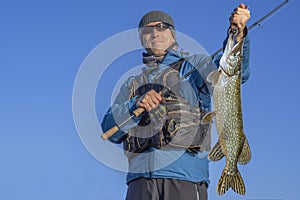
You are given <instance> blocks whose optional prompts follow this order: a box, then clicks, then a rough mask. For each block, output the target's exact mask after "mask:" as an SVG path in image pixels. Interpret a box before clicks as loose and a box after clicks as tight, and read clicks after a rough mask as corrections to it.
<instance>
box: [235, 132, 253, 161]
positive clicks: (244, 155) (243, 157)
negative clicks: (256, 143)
mask: <svg viewBox="0 0 300 200" xmlns="http://www.w3.org/2000/svg"><path fill="white" fill-rule="evenodd" d="M250 160H251V150H250V146H249V143H248V140H247V138H245V141H244V146H243V149H242V152H241V154H240V157H239V159H238V162H239V163H240V164H242V165H245V164H247V163H248V162H249V161H250Z"/></svg>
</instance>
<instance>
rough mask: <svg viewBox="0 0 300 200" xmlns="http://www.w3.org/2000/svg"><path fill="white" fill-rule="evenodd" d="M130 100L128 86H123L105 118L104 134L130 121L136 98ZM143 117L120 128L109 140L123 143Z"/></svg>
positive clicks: (136, 118)
mask: <svg viewBox="0 0 300 200" xmlns="http://www.w3.org/2000/svg"><path fill="white" fill-rule="evenodd" d="M128 98H129V92H128V88H127V84H123V86H122V87H121V90H120V92H119V94H118V96H117V97H116V99H115V102H114V103H113V105H112V106H111V107H110V108H109V109H108V111H107V112H106V114H105V115H104V117H103V120H102V123H101V128H102V131H103V132H106V131H108V130H109V129H110V128H112V127H114V126H118V125H120V124H121V123H122V122H124V121H125V120H126V119H128V118H129V117H130V116H131V115H132V114H133V111H134V110H135V109H136V108H137V107H136V98H137V97H134V98H132V99H128ZM141 117H142V115H140V116H139V117H133V118H132V119H130V120H129V121H128V122H127V123H126V124H124V125H123V126H121V127H119V129H118V131H117V132H116V133H114V134H113V135H112V136H111V137H110V138H109V139H108V140H109V141H111V142H113V143H118V144H119V143H121V142H122V141H123V139H124V138H125V136H126V134H127V132H128V130H129V129H131V128H133V127H135V126H137V125H138V123H139V121H140V119H141Z"/></svg>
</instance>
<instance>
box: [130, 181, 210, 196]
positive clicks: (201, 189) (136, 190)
mask: <svg viewBox="0 0 300 200" xmlns="http://www.w3.org/2000/svg"><path fill="white" fill-rule="evenodd" d="M187 199H188V200H207V186H206V184H204V183H203V182H201V183H193V182H189V181H182V180H176V179H165V178H155V179H149V178H138V179H135V180H133V181H131V182H130V183H129V185H128V189H127V196H126V200H187Z"/></svg>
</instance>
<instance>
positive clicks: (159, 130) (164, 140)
mask: <svg viewBox="0 0 300 200" xmlns="http://www.w3.org/2000/svg"><path fill="white" fill-rule="evenodd" d="M249 18H250V11H249V10H248V9H247V7H246V6H245V5H244V4H241V5H239V7H238V8H236V9H235V10H234V11H233V13H232V14H231V16H230V18H229V20H230V26H231V28H235V29H237V31H238V32H237V35H236V41H241V40H242V39H244V44H243V45H244V46H243V64H242V68H243V75H242V78H243V82H245V81H246V80H247V79H248V78H249V69H248V67H249V66H248V65H249V63H248V61H249V39H248V36H247V28H246V23H247V21H248V20H249ZM139 34H140V40H141V43H142V45H143V47H144V48H145V50H146V53H144V54H143V63H144V64H145V65H146V66H147V68H146V69H144V70H143V72H142V73H141V74H140V75H138V76H134V77H130V78H129V79H128V80H127V81H126V82H125V83H124V84H123V86H122V87H121V91H120V93H119V94H118V96H117V98H116V100H115V102H114V104H113V105H112V107H111V108H110V109H109V110H108V112H107V113H106V115H105V116H104V118H103V122H102V129H103V131H104V132H105V131H107V130H109V129H110V128H112V127H113V126H115V125H118V124H120V123H122V122H123V121H124V120H126V119H127V118H128V116H130V115H133V114H134V111H135V110H136V109H137V108H143V109H144V110H145V111H144V112H143V113H142V114H141V115H138V116H136V117H133V118H132V120H129V121H128V122H127V123H126V124H124V126H122V127H120V129H119V130H118V131H117V132H116V133H115V134H114V135H112V136H111V137H110V138H109V140H110V141H111V142H113V143H122V142H123V146H124V150H125V154H126V156H127V157H128V162H129V172H128V175H127V184H128V190H127V196H126V199H127V200H140V199H143V200H160V199H164V200H171V199H176V200H183V199H184V200H185V199H189V200H196V199H201V200H203V199H204V200H205V199H207V187H208V184H209V171H208V163H209V161H208V159H207V156H206V154H205V152H207V151H208V150H209V149H210V133H209V132H210V131H209V130H210V125H207V124H204V125H203V124H201V123H200V122H201V118H202V116H203V115H204V114H205V113H206V112H208V111H210V109H211V100H210V94H211V85H210V84H209V83H207V82H206V77H207V75H208V74H209V73H210V72H211V71H213V70H215V69H216V66H218V65H215V63H216V64H218V61H219V60H218V59H219V58H220V57H218V58H213V60H212V61H207V60H206V58H207V56H205V55H201V54H200V55H193V56H191V57H184V56H183V55H181V54H180V52H178V50H177V49H178V44H177V42H176V34H175V25H174V21H173V19H172V18H171V17H170V16H169V15H168V14H167V13H165V12H162V11H151V12H148V13H147V14H145V15H144V16H143V17H142V19H141V20H140V23H139ZM225 43H226V41H225ZM204 61H205V62H204ZM200 63H201V64H202V66H201V67H200V68H199V70H195V71H194V72H193V73H191V74H190V75H189V76H187V77H185V78H184V80H182V79H180V78H182V76H183V75H184V74H186V73H187V72H189V71H191V70H192V69H193V68H194V67H195V66H197V65H198V64H200ZM178 82H179V83H178ZM177 83H178V84H177ZM161 91H163V92H161ZM203 155H204V156H203Z"/></svg>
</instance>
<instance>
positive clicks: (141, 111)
mask: <svg viewBox="0 0 300 200" xmlns="http://www.w3.org/2000/svg"><path fill="white" fill-rule="evenodd" d="M144 111H145V108H141V107H140V108H137V109H135V110H134V111H133V114H134V116H136V117H138V116H140V114H142V113H143V112H144Z"/></svg>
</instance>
